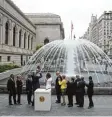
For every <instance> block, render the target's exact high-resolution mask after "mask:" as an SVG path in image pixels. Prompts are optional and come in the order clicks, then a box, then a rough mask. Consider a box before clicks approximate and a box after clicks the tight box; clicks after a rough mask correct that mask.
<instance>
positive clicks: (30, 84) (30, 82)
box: [26, 79, 33, 91]
mask: <svg viewBox="0 0 112 117" xmlns="http://www.w3.org/2000/svg"><path fill="white" fill-rule="evenodd" d="M32 90H33V84H32V81H31V80H29V79H27V80H26V91H32Z"/></svg>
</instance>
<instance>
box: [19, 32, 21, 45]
mask: <svg viewBox="0 0 112 117" xmlns="http://www.w3.org/2000/svg"><path fill="white" fill-rule="evenodd" d="M19 47H21V30H20V31H19Z"/></svg>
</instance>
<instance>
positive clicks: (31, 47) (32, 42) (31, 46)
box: [31, 37, 33, 50]
mask: <svg viewBox="0 0 112 117" xmlns="http://www.w3.org/2000/svg"><path fill="white" fill-rule="evenodd" d="M32 47H33V37H32V38H31V50H32Z"/></svg>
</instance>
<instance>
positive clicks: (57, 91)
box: [55, 77, 61, 94]
mask: <svg viewBox="0 0 112 117" xmlns="http://www.w3.org/2000/svg"><path fill="white" fill-rule="evenodd" d="M58 78H59V77H57V78H56V81H55V89H56V94H60V93H61V86H60V85H59V80H58Z"/></svg>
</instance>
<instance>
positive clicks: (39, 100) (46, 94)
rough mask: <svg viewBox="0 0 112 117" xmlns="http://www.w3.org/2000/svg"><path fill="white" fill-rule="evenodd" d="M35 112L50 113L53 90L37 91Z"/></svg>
mask: <svg viewBox="0 0 112 117" xmlns="http://www.w3.org/2000/svg"><path fill="white" fill-rule="evenodd" d="M34 109H35V111H50V109H51V89H47V90H46V89H37V90H36V91H35V97H34Z"/></svg>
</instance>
